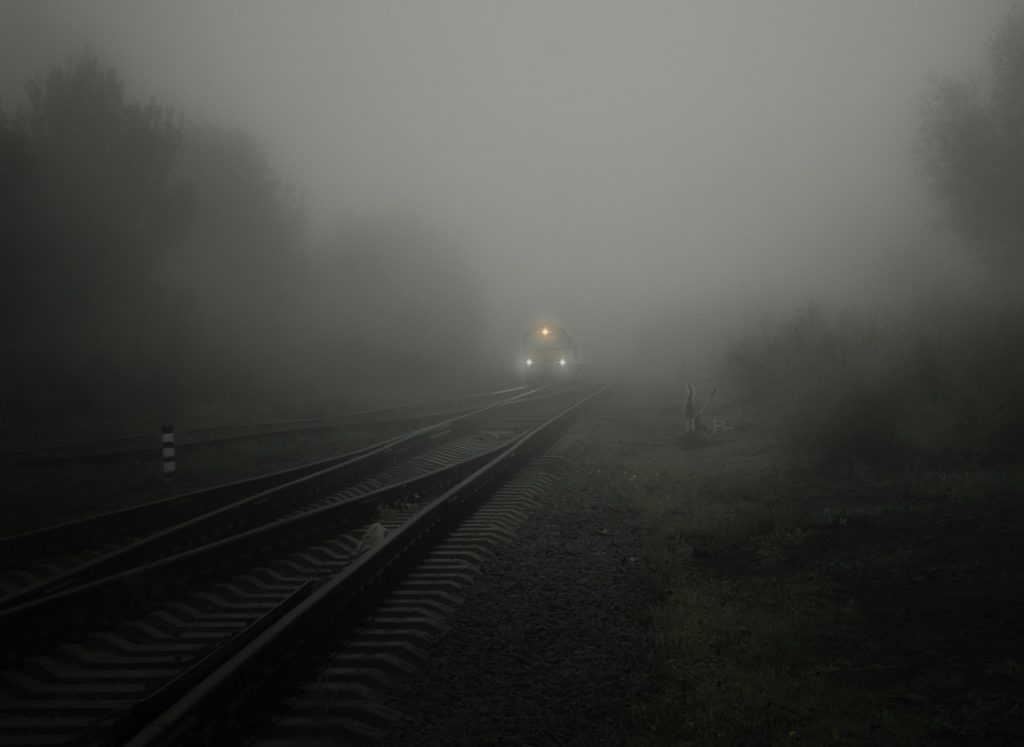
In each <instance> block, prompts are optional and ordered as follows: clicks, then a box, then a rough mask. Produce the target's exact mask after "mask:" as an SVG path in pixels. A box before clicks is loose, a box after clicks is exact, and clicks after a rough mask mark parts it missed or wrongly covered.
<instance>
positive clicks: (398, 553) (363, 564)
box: [126, 385, 611, 747]
mask: <svg viewBox="0 0 1024 747" xmlns="http://www.w3.org/2000/svg"><path fill="white" fill-rule="evenodd" d="M609 386H611V385H607V386H605V387H602V388H600V389H598V390H597V391H596V392H594V393H592V394H590V395H588V396H587V397H585V398H583V399H581V400H580V401H578V402H576V403H574V404H573V405H571V406H569V407H568V408H566V409H565V410H564V411H563V412H561V413H559V414H558V415H556V416H555V417H552V418H550V419H549V420H547V421H545V422H544V423H542V424H541V425H538V426H536V427H535V428H533V429H531V430H530V431H529V432H528V433H526V434H524V435H523V436H521V437H519V438H517V439H516V440H515V441H514V442H513V444H512V445H510V446H508V447H506V448H504V449H502V450H501V451H500V453H499V454H498V455H496V456H495V457H494V458H493V459H491V460H489V461H487V462H486V463H485V464H484V465H482V466H481V467H479V468H478V469H477V470H475V471H474V472H473V473H472V474H470V475H469V476H467V477H466V478H464V479H463V480H461V481H460V482H459V483H458V484H457V485H455V486H454V487H452V488H450V489H449V490H447V491H445V492H444V493H443V494H442V495H441V496H440V497H438V498H436V499H435V500H433V501H431V502H430V503H429V504H427V505H426V506H425V507H424V508H422V509H421V510H420V511H418V512H417V513H416V514H415V515H414V516H413V517H412V518H411V519H410V520H409V521H408V522H406V523H405V524H404V525H402V526H401V527H399V528H397V529H396V530H394V531H393V532H392V533H391V534H390V535H388V536H387V537H385V538H384V539H383V540H382V541H381V543H380V544H378V545H377V546H376V547H374V548H372V549H371V550H369V551H368V552H366V553H364V554H363V555H361V556H359V557H357V558H356V559H355V560H353V561H352V562H351V563H349V564H348V565H347V566H346V567H345V568H344V569H343V570H342V571H340V572H339V573H338V574H337V575H336V576H334V577H333V578H332V579H331V580H329V581H327V582H326V583H325V584H323V585H322V586H320V587H319V588H318V589H316V590H315V591H313V592H312V593H311V594H310V595H309V596H308V597H307V598H306V599H304V600H303V601H302V602H300V603H299V604H297V605H296V606H295V607H294V608H293V609H291V610H289V611H288V612H287V613H285V614H284V615H283V616H282V617H281V619H280V620H278V621H277V622H276V623H274V624H273V625H272V626H270V627H269V628H268V629H267V630H265V631H264V632H262V633H261V634H260V635H259V636H258V637H256V639H255V640H253V641H252V642H251V643H249V644H247V645H246V646H245V647H244V648H243V649H242V650H241V651H238V652H237V653H236V654H235V655H233V656H232V657H231V658H230V659H229V660H228V661H226V662H224V663H223V664H222V665H221V666H219V667H217V668H216V669H215V670H214V671H213V672H211V673H210V674H209V675H208V676H207V677H206V678H204V679H203V680H202V682H199V683H197V684H195V685H194V686H193V687H192V689H191V690H190V692H189V693H188V694H187V695H185V696H183V697H182V698H180V699H179V700H178V701H177V702H175V703H174V704H173V705H170V707H168V708H167V709H166V710H165V711H164V712H163V713H162V714H160V715H159V716H158V717H157V718H155V719H154V720H153V721H152V722H150V723H149V724H148V725H146V726H145V727H144V728H143V729H141V730H140V731H139V732H138V733H137V734H136V735H135V736H134V737H133V738H132V739H131V740H130V741H128V742H127V743H126V744H127V745H128V746H129V747H156V746H157V745H166V744H173V743H177V741H178V740H180V739H182V738H184V737H185V736H186V735H187V734H188V733H189V732H190V731H193V730H195V729H197V728H202V729H203V731H204V733H205V734H207V735H209V736H212V735H214V734H215V733H216V731H215V729H214V726H213V725H212V724H211V722H213V724H219V725H223V723H224V721H225V720H229V719H230V718H231V717H232V714H234V713H236V712H237V711H238V709H239V703H240V702H241V701H243V700H244V699H245V698H246V695H247V694H248V693H250V692H251V691H253V690H254V689H255V688H256V687H257V685H258V684H259V683H262V682H264V681H266V680H267V679H268V677H269V674H268V673H269V672H272V671H275V670H276V669H278V668H279V667H280V666H281V663H282V662H283V661H286V660H289V659H290V658H292V657H293V656H294V650H295V649H296V648H297V647H299V646H300V645H302V643H304V642H307V641H312V640H314V639H315V638H316V637H317V636H318V634H320V633H321V632H322V631H324V630H325V629H330V630H331V631H332V635H335V636H337V635H338V633H339V630H338V628H339V625H344V626H346V627H348V628H351V627H352V626H353V625H357V624H358V621H359V620H360V619H361V618H362V615H361V614H359V611H360V610H362V608H364V607H366V606H367V601H368V599H370V598H371V597H372V596H374V595H375V594H378V593H379V589H378V588H377V586H378V584H379V583H380V582H382V581H383V582H390V583H393V581H394V577H395V576H396V575H398V573H399V572H400V568H399V565H400V564H401V563H402V562H403V561H404V562H406V563H407V562H409V561H411V560H413V559H414V557H418V556H420V555H422V554H423V552H424V551H425V550H426V548H427V546H429V545H430V544H433V543H434V542H436V540H437V538H438V536H439V535H441V534H443V533H444V532H445V531H447V530H448V529H449V527H451V526H453V525H457V524H458V523H459V522H461V520H462V519H463V518H464V517H466V516H467V515H468V514H469V513H470V512H471V510H472V509H473V508H475V506H476V505H477V504H478V503H479V502H480V501H481V500H482V499H483V497H484V496H485V494H486V489H487V488H488V487H489V486H491V485H493V484H494V483H495V482H496V481H498V480H499V479H501V478H502V477H503V476H504V475H505V474H507V473H508V472H509V471H510V470H512V469H513V468H514V467H515V466H516V465H517V464H518V463H519V462H520V461H522V460H524V459H527V458H529V456H530V455H531V454H532V452H533V451H534V450H536V449H538V448H540V447H542V446H544V445H546V444H547V442H548V441H549V439H550V438H552V437H553V436H554V435H556V433H557V429H558V428H559V427H560V426H565V425H568V423H569V421H570V419H571V418H572V417H574V416H575V415H576V414H578V413H579V411H580V409H581V408H582V407H583V406H584V405H586V404H587V403H589V402H591V401H592V400H593V399H594V398H596V397H598V396H600V395H601V394H602V393H604V392H605V391H607V389H608V387H609Z"/></svg>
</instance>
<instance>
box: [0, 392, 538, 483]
mask: <svg viewBox="0 0 1024 747" xmlns="http://www.w3.org/2000/svg"><path fill="white" fill-rule="evenodd" d="M524 389H526V387H512V388H510V389H499V390H496V391H493V392H481V393H479V394H471V395H467V396H465V397H455V398H453V400H452V401H453V402H454V404H455V405H456V407H459V406H460V405H461V404H462V403H469V402H472V401H474V400H479V399H487V398H490V397H501V396H505V395H508V394H510V393H512V392H516V391H522V390H524ZM443 404H444V402H428V403H423V404H419V405H390V406H387V407H378V408H375V409H371V410H361V411H358V412H350V413H340V414H338V415H330V416H327V417H323V418H304V419H296V420H281V421H265V422H258V423H242V424H238V425H216V426H204V427H197V428H188V429H185V430H184V431H183V435H184V434H189V435H195V434H202V433H216V432H218V431H245V432H242V433H236V434H234V435H228V436H215V437H213V438H200V439H196V440H190V439H188V438H187V437H186V438H184V439H182V440H181V441H179V443H178V444H177V447H178V449H179V450H185V451H187V450H190V449H200V448H206V447H209V446H214V445H218V444H226V443H232V442H239V441H246V440H258V439H260V438H267V437H279V436H285V435H298V434H302V433H312V432H318V431H331V430H336V429H338V428H341V427H355V426H360V425H388V424H399V423H403V422H408V421H409V420H422V419H423V418H428V417H435V416H439V415H452V414H454V412H458V411H461V410H457V411H452V410H443V409H442V410H437V409H436V408H438V407H439V406H441V405H443ZM417 411H422V412H419V413H418V414H417ZM388 413H401V417H399V418H392V419H385V420H374V419H371V420H365V419H366V418H367V417H372V416H380V415H387V414H388ZM105 446H109V447H114V446H122V447H123V448H116V449H115V448H110V449H103V448H102V447H105ZM83 450H88V451H83ZM67 452H71V453H67ZM159 454H160V437H159V434H156V433H152V434H150V433H146V434H136V435H129V436H116V437H113V438H105V439H100V440H96V441H80V442H72V443H64V444H52V445H49V446H38V447H34V448H26V449H18V450H14V451H5V452H0V463H2V464H15V465H23V466H31V465H43V464H58V463H65V462H87V461H105V460H116V459H125V458H130V457H145V456H150V455H152V456H153V457H154V458H156V457H157V456H159Z"/></svg>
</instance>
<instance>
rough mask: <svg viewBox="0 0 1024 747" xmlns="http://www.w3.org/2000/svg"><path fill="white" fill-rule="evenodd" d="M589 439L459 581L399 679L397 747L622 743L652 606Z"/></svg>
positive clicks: (642, 678) (641, 682)
mask: <svg viewBox="0 0 1024 747" xmlns="http://www.w3.org/2000/svg"><path fill="white" fill-rule="evenodd" d="M587 431H588V432H589V433H590V435H591V437H592V439H593V441H592V443H591V444H590V446H589V447H588V448H587V450H586V451H585V452H584V454H583V456H582V458H581V459H580V460H578V461H577V462H575V463H574V464H573V465H572V466H571V467H569V468H567V470H566V473H565V474H564V475H563V476H562V480H561V481H560V482H559V483H558V487H557V488H554V489H550V490H548V491H547V493H546V494H545V495H544V496H543V498H542V502H541V507H540V508H539V510H537V511H535V512H534V513H533V514H532V515H531V516H530V517H529V519H528V520H527V521H526V522H525V523H524V524H523V526H522V527H521V528H520V530H519V532H518V536H517V538H516V539H515V541H513V542H512V543H511V544H509V545H504V546H502V547H501V548H500V549H499V550H498V552H497V554H496V555H495V557H493V558H491V559H489V560H488V561H487V562H486V563H485V564H484V565H483V567H482V569H481V570H482V573H481V575H480V577H479V578H478V579H477V580H476V582H475V583H474V584H473V585H472V586H471V587H470V588H468V589H467V590H466V592H465V601H464V602H463V604H462V605H461V606H460V607H459V608H458V609H457V611H456V612H455V614H454V615H453V617H452V618H451V620H450V621H449V622H450V624H451V626H452V627H451V630H450V632H449V634H448V635H447V636H446V637H445V638H444V639H442V640H441V641H439V642H438V643H437V644H436V645H435V647H434V649H433V651H432V655H431V658H430V660H429V662H428V664H427V666H426V667H425V669H424V671H422V672H421V673H420V674H418V675H417V676H415V677H410V678H407V679H406V680H404V681H403V682H401V683H400V684H399V685H398V688H397V689H396V691H395V692H394V693H393V700H392V703H391V704H392V705H393V706H394V707H395V708H397V709H398V710H400V711H401V712H403V713H404V714H405V717H404V719H403V721H402V722H400V723H399V724H398V726H397V727H396V728H395V729H394V730H393V731H392V732H391V734H389V736H388V738H387V739H386V740H385V741H386V742H387V743H388V744H395V745H480V744H510V745H545V744H547V745H577V744H579V745H583V744H588V745H591V744H602V745H603V744H608V745H614V744H621V743H624V742H625V741H626V738H627V737H626V735H627V734H628V733H631V732H634V731H635V727H633V726H632V721H631V716H630V710H629V707H630V702H631V700H632V699H633V698H634V696H635V695H636V694H637V693H638V692H640V691H642V690H644V689H645V688H647V687H649V686H650V684H649V679H650V675H649V672H650V671H651V663H650V657H651V651H652V647H653V645H652V632H651V627H650V625H649V614H650V608H651V606H652V603H653V599H652V590H651V585H650V581H649V579H648V577H647V574H645V572H644V569H643V568H642V567H641V566H642V561H641V559H640V547H639V542H640V538H641V535H642V532H641V528H640V525H639V523H638V521H637V518H636V515H635V513H634V511H633V510H632V509H631V508H630V507H629V506H628V505H626V504H625V501H624V499H622V498H620V497H619V496H616V495H614V494H611V493H610V492H608V491H607V490H603V489H602V487H601V486H602V474H601V472H600V470H602V466H601V465H602V459H601V451H602V444H603V443H605V442H609V441H610V440H612V439H614V440H615V441H616V442H617V441H618V438H619V434H617V433H612V432H611V431H612V428H611V426H609V425H608V424H603V425H602V424H601V422H600V421H598V420H594V419H590V420H589V421H588V425H587Z"/></svg>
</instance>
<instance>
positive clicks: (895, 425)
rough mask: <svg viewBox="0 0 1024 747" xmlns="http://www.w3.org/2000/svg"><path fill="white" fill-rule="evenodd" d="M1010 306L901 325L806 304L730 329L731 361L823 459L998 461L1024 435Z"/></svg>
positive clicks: (1023, 369)
mask: <svg viewBox="0 0 1024 747" xmlns="http://www.w3.org/2000/svg"><path fill="white" fill-rule="evenodd" d="M1018 306H1019V305H1016V304H1010V303H1005V304H1001V305H997V306H993V307H991V308H988V309H984V310H979V309H973V310H970V311H967V310H966V309H965V307H963V306H961V307H960V308H959V311H958V314H957V316H956V318H954V319H952V320H947V321H946V323H944V324H942V325H936V324H935V319H934V318H932V319H927V318H922V319H920V320H918V322H917V323H916V324H909V323H908V324H905V325H904V326H902V327H899V326H897V325H889V326H882V325H879V324H878V323H877V322H876V321H875V320H873V319H870V318H863V317H856V316H853V315H840V314H836V313H827V312H825V311H824V310H822V309H821V308H820V307H818V306H816V305H810V306H807V307H804V308H803V309H800V310H798V311H797V312H796V313H794V314H793V315H792V316H791V317H789V318H788V319H785V320H784V321H783V322H781V323H775V324H772V323H766V324H764V325H762V327H761V328H760V329H759V330H757V331H756V332H755V333H748V334H747V335H746V336H744V337H743V338H742V339H740V340H739V341H737V343H736V345H735V346H734V347H733V349H732V351H731V352H730V354H729V356H728V359H727V363H728V368H729V371H730V374H731V378H732V379H733V383H734V384H735V385H736V387H737V389H738V391H739V392H740V393H741V395H742V396H744V397H745V398H746V400H747V401H748V402H750V403H757V404H758V405H761V406H762V407H763V408H764V409H765V410H766V412H768V413H770V414H772V415H774V417H776V418H777V419H778V421H779V422H780V423H781V424H782V426H783V432H784V433H785V434H786V436H787V438H788V441H789V443H790V445H791V446H792V448H793V450H794V452H795V453H797V454H800V455H802V456H806V457H809V458H810V459H811V460H812V461H813V462H815V463H816V464H818V465H819V466H834V465H838V464H843V463H846V464H851V463H863V464H874V465H892V466H895V465H900V464H907V463H934V462H947V463H948V462H949V460H955V461H960V462H964V461H969V462H971V463H1001V462H1006V461H1010V460H1013V459H1015V458H1016V457H1017V456H1018V455H1019V454H1021V453H1022V451H1021V447H1022V445H1024V397H1022V386H1024V350H1021V349H1020V348H1019V346H1018V345H1016V344H1014V341H1016V340H1020V339H1024V338H1022V334H1024V313H1021V312H1022V310H1021V309H1020V308H1018ZM925 330H928V331H925ZM936 330H938V331H936Z"/></svg>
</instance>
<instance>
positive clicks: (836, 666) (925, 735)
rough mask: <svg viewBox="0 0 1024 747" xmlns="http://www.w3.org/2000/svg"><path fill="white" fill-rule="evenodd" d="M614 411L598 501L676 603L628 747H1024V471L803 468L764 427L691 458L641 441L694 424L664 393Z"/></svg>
mask: <svg viewBox="0 0 1024 747" xmlns="http://www.w3.org/2000/svg"><path fill="white" fill-rule="evenodd" d="M624 396H626V397H629V396H630V395H628V394H627V395H624ZM610 407H618V408H621V409H620V410H619V411H620V412H622V413H628V416H623V417H626V418H627V421H628V422H627V423H626V425H625V428H626V429H627V432H629V436H627V437H626V438H623V439H622V440H621V441H620V442H619V443H615V442H614V441H612V440H608V441H606V442H605V443H604V445H603V446H602V447H601V453H600V454H599V456H598V459H599V462H600V464H601V465H602V466H601V470H602V473H601V474H600V475H596V474H595V475H594V476H595V488H594V489H595V490H601V491H602V492H603V493H605V494H607V495H608V496H609V497H610V498H613V499H620V500H627V501H629V502H630V503H631V504H632V505H633V506H635V507H636V508H637V510H638V511H639V513H640V516H641V520H642V521H643V522H644V524H645V526H646V536H647V542H646V545H645V546H644V547H643V548H642V550H641V553H642V559H643V561H644V562H645V564H646V565H647V567H648V568H649V570H650V576H651V581H652V584H653V585H654V586H655V589H656V591H657V598H658V600H659V601H658V603H657V605H656V606H655V608H654V609H653V610H652V612H651V617H652V623H653V625H654V627H655V631H656V635H655V641H656V644H655V651H654V662H655V663H654V671H653V673H652V677H653V682H654V686H653V687H652V688H650V689H649V690H648V691H647V693H646V695H645V696H644V697H642V698H640V699H637V700H636V701H635V702H634V703H633V706H632V714H633V726H634V732H633V734H632V735H631V737H630V744H633V745H762V744H764V745H772V744H787V745H788V744H809V745H812V744H813V745H863V744H883V745H887V744H894V745H896V744H899V745H902V744H982V743H984V744H1020V743H1024V702H1022V698H1021V692H1022V690H1024V688H1022V684H1024V683H1022V675H1021V666H1022V662H1024V643H1022V639H1021V637H1020V635H1019V634H1018V632H1017V629H1018V627H1019V625H1018V623H1019V620H1020V619H1021V617H1022V616H1024V602H1022V600H1021V598H1020V593H1019V589H1020V588H1024V560H1022V557H1021V553H1020V552H1019V550H1018V548H1019V546H1020V543H1021V540H1022V539H1024V510H1022V502H1021V500H1020V498H1021V496H1022V493H1024V471H1022V470H1020V469H1016V468H1009V467H1007V468H1004V469H1000V470H994V469H982V468H980V467H972V466H970V465H963V464H962V465H960V466H958V467H957V468H956V469H952V470H943V469H936V468H934V467H928V468H921V469H905V470H902V471H892V470H889V471H885V470H881V469H877V470H871V469H867V468H864V467H858V468H851V469H848V470H846V471H843V472H832V473H824V472H821V471H814V470H806V469H802V470H801V469H797V468H795V467H793V466H791V465H787V464H786V463H784V462H782V461H780V458H779V455H780V454H783V453H785V448H784V447H781V446H780V445H779V443H778V441H777V439H776V438H775V436H773V435H772V433H771V431H770V429H768V428H762V427H756V426H755V425H754V424H753V423H754V421H753V419H749V418H747V421H746V422H747V423H748V425H749V427H746V428H737V429H736V430H735V431H729V432H727V433H726V434H724V435H720V436H718V437H716V439H715V440H712V439H711V437H709V436H706V435H705V436H704V439H703V442H702V443H701V444H700V445H699V446H690V447H686V446H684V445H683V444H682V443H681V442H677V441H658V440H657V439H656V438H651V439H648V440H646V441H642V440H639V439H637V438H636V435H637V434H639V433H642V432H646V433H650V434H659V435H660V434H662V433H665V432H671V430H672V429H673V428H674V427H676V423H675V416H674V415H673V414H671V413H669V414H668V415H666V410H665V407H664V406H663V402H660V401H659V400H658V398H657V397H652V398H647V399H644V398H639V397H634V398H633V399H632V400H622V401H620V402H619V403H617V404H614V405H610ZM716 410H717V412H716V415H715V416H716V417H719V415H721V416H723V417H725V418H727V419H729V420H730V422H744V420H745V418H746V416H745V414H744V412H743V411H742V410H741V409H739V408H738V407H736V406H730V405H729V404H728V402H722V403H719V404H718V406H717V408H716ZM629 429H632V431H631V432H630V431H629ZM638 441H639V442H638ZM597 478H600V479H599V481H598V479H597Z"/></svg>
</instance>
